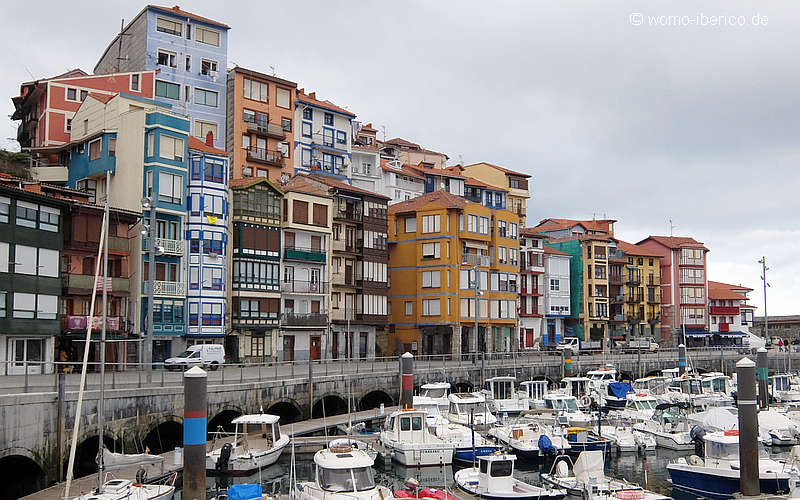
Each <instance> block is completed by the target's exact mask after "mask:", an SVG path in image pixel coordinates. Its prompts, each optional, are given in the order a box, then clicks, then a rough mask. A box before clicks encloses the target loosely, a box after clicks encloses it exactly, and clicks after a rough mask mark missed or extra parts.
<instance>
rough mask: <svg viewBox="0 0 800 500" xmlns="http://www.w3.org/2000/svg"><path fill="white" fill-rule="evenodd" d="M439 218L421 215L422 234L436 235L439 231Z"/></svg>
mask: <svg viewBox="0 0 800 500" xmlns="http://www.w3.org/2000/svg"><path fill="white" fill-rule="evenodd" d="M440 220H441V219H440V217H439V215H423V216H422V232H423V233H438V232H439V231H440V228H441V225H440Z"/></svg>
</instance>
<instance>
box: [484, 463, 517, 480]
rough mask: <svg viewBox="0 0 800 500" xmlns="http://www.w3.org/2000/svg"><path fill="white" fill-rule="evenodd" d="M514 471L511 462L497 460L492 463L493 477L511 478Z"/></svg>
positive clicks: (491, 474)
mask: <svg viewBox="0 0 800 500" xmlns="http://www.w3.org/2000/svg"><path fill="white" fill-rule="evenodd" d="M513 469H514V466H513V463H512V462H511V460H496V461H494V462H492V471H491V473H490V474H489V475H490V476H492V477H507V476H510V475H511V473H512V471H513Z"/></svg>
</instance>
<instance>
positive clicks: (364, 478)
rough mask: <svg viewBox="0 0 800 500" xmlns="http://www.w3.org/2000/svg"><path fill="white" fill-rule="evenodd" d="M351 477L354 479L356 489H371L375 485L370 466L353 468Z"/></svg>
mask: <svg viewBox="0 0 800 500" xmlns="http://www.w3.org/2000/svg"><path fill="white" fill-rule="evenodd" d="M353 477H354V478H355V480H356V491H364V490H371V489H372V488H374V487H375V478H374V477H373V476H372V467H357V468H355V469H353Z"/></svg>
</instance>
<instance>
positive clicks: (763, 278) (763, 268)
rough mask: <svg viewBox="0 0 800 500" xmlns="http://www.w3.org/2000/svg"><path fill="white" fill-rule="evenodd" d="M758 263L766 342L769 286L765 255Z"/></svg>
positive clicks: (767, 338)
mask: <svg viewBox="0 0 800 500" xmlns="http://www.w3.org/2000/svg"><path fill="white" fill-rule="evenodd" d="M758 263H759V264H761V281H763V282H764V341H765V342H766V341H767V340H769V318H768V317H767V287H768V286H770V285H769V283H767V271H768V270H769V268H768V267H767V258H766V257H761V259H760V260H759V261H758Z"/></svg>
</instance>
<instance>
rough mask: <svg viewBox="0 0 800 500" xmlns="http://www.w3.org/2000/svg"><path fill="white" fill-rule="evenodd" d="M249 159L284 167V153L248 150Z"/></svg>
mask: <svg viewBox="0 0 800 500" xmlns="http://www.w3.org/2000/svg"><path fill="white" fill-rule="evenodd" d="M247 159H248V160H253V161H260V162H265V163H272V164H275V165H283V153H281V152H280V151H270V150H269V149H264V148H254V147H250V148H247Z"/></svg>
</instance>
